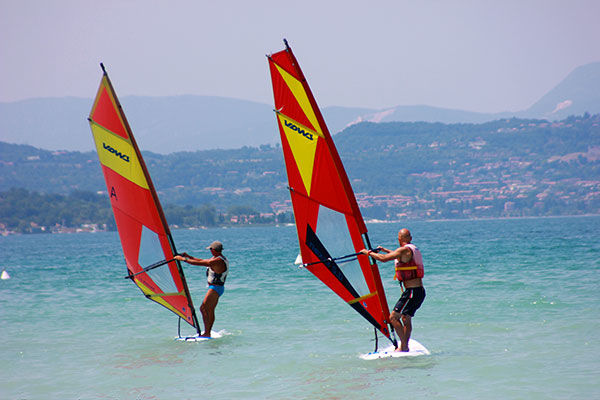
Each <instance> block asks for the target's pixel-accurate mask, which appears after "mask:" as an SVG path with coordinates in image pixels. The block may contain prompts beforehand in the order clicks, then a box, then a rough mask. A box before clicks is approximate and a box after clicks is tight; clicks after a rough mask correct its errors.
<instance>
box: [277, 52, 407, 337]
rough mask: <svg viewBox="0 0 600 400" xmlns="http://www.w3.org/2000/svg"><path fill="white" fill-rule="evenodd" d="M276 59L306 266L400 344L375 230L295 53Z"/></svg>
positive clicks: (283, 133) (288, 162) (280, 118)
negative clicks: (372, 236) (371, 233)
mask: <svg viewBox="0 0 600 400" xmlns="http://www.w3.org/2000/svg"><path fill="white" fill-rule="evenodd" d="M284 42H285V45H286V48H285V50H282V51H280V52H277V53H275V54H271V55H270V56H267V57H268V60H269V68H270V71H271V80H272V83H273V94H274V98H275V113H276V116H277V122H278V124H279V133H280V135H281V143H282V149H283V155H284V159H285V165H286V169H287V176H288V182H289V189H290V196H291V199H292V206H293V209H294V216H295V219H296V228H297V231H298V241H299V244H300V254H301V256H302V262H303V263H304V265H305V266H306V268H307V269H309V270H310V271H311V272H312V273H313V274H314V275H315V276H316V277H317V278H319V279H320V280H321V281H323V283H325V284H326V285H327V286H328V287H329V288H330V289H331V290H333V291H334V292H335V293H337V294H338V295H339V296H340V297H341V298H342V299H343V300H344V301H345V302H347V303H348V304H349V305H350V306H351V307H352V308H354V309H355V310H356V311H357V312H358V313H359V314H360V315H362V316H363V317H364V318H365V319H366V320H367V321H369V322H370V323H371V324H372V325H373V326H374V327H375V328H377V329H378V330H379V331H381V332H382V333H383V334H384V335H385V336H386V337H388V338H389V339H390V340H391V341H392V342H393V343H395V341H396V339H395V338H394V337H393V336H392V335H391V334H390V329H389V326H390V323H389V320H388V319H389V314H390V313H389V309H388V305H387V300H386V297H385V293H384V290H383V285H382V283H381V277H380V276H379V269H378V268H377V265H376V264H375V263H374V261H373V264H371V261H372V259H371V258H370V257H367V256H365V255H362V254H357V253H358V251H359V250H361V249H363V248H370V243H369V238H368V235H367V228H366V226H365V223H364V221H363V218H362V215H361V213H360V210H359V208H358V204H357V202H356V198H355V196H354V192H353V191H352V187H351V186H350V182H349V180H348V177H347V175H346V171H345V170H344V166H343V165H342V161H341V159H340V157H339V155H338V152H337V150H336V148H335V145H334V143H333V139H332V138H331V135H330V134H329V131H328V129H327V126H326V125H325V121H324V120H323V116H322V115H321V112H320V110H319V108H318V106H317V103H316V101H315V99H314V97H313V95H312V92H311V91H310V88H309V86H308V83H307V81H306V79H305V78H304V75H303V73H302V71H301V69H300V66H299V65H298V61H297V60H296V58H295V56H294V54H293V53H292V50H291V49H290V47H289V46H288V44H287V42H286V41H284Z"/></svg>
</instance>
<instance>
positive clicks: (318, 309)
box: [0, 217, 600, 399]
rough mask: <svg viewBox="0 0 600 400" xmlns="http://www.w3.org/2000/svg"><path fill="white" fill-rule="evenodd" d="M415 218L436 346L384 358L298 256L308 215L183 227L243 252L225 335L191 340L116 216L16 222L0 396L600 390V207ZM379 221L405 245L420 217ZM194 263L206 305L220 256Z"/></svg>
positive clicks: (382, 235)
mask: <svg viewBox="0 0 600 400" xmlns="http://www.w3.org/2000/svg"><path fill="white" fill-rule="evenodd" d="M405 225H406V227H408V228H409V229H411V231H412V234H413V238H414V240H413V241H414V243H415V244H417V245H418V246H419V247H420V249H421V250H422V252H423V255H424V259H425V271H426V275H425V278H424V284H425V287H426V289H427V299H426V300H425V302H424V304H423V306H422V307H421V309H420V310H419V311H418V312H417V315H416V316H415V318H414V319H413V327H414V331H413V338H414V339H417V340H418V341H419V342H421V343H422V344H424V345H425V346H426V347H427V348H428V349H429V350H430V352H431V355H429V356H421V357H416V358H393V359H381V360H374V361H366V360H362V359H361V358H360V357H359V356H360V354H363V353H367V352H369V351H372V350H373V347H374V342H373V330H372V327H371V326H370V325H369V324H368V323H367V322H366V321H365V320H363V319H362V317H360V316H359V315H358V314H357V313H356V312H354V311H353V310H352V309H351V308H350V307H348V305H346V304H344V302H343V301H342V300H341V299H339V298H338V297H337V296H336V295H335V294H333V293H332V292H330V291H329V290H328V289H327V288H326V287H325V286H324V285H323V284H321V283H320V282H319V281H317V280H316V278H314V277H313V276H312V275H311V274H310V273H309V272H308V271H306V270H304V269H299V268H297V267H296V266H294V265H293V262H294V260H295V258H296V255H297V253H298V247H297V243H296V235H295V228H294V227H289V226H287V227H257V228H235V229H222V228H219V229H208V230H195V231H189V230H178V231H174V232H173V236H174V238H175V242H176V245H177V249H178V250H179V251H187V252H189V253H191V254H192V255H196V256H199V257H208V255H209V254H208V251H207V250H205V247H206V246H207V245H208V244H209V243H210V242H212V241H213V240H221V241H222V242H223V243H224V246H225V250H224V253H225V254H226V255H227V256H228V257H229V259H230V264H231V269H230V274H229V277H228V281H227V289H226V291H225V294H224V296H223V297H222V298H221V300H220V303H219V306H218V307H217V319H216V323H215V326H214V330H216V331H221V332H222V333H223V334H224V336H223V337H222V338H220V339H214V340H211V341H205V342H199V343H184V342H178V341H174V340H173V338H174V337H175V336H176V335H177V317H176V316H175V315H174V314H172V313H170V312H168V311H166V310H165V309H164V308H163V307H161V306H159V305H157V304H155V303H153V302H151V301H148V300H146V299H145V298H144V297H143V296H142V295H141V292H140V291H139V289H138V288H137V287H136V286H135V285H133V284H132V283H131V282H130V281H128V280H126V279H123V277H124V276H125V274H126V270H125V265H124V261H123V256H122V253H121V248H120V244H119V242H118V237H117V233H116V232H107V233H96V234H89V233H88V234H64V235H24V236H9V237H0V256H1V258H0V260H1V261H0V262H1V265H0V269H6V270H7V271H8V273H9V274H10V276H11V279H9V280H2V281H0V337H1V338H2V342H1V344H0V360H1V363H0V382H1V383H0V399H207V398H215V397H216V398H222V399H369V398H375V397H377V398H381V399H397V398H401V397H403V396H408V397H411V398H434V399H499V398H502V399H565V398H570V399H591V398H600V340H599V338H600V334H599V332H600V308H599V306H600V294H599V293H600V234H599V233H600V217H577V218H570V217H565V218H544V219H512V220H485V221H482V220H480V221H437V222H410V223H406V224H405ZM368 226H369V234H370V238H371V242H372V243H373V245H374V246H377V245H383V246H384V247H387V248H395V247H397V242H396V240H395V238H396V233H397V231H398V229H399V228H401V227H403V226H404V225H402V226H400V225H399V224H372V225H368ZM185 268H186V277H187V280H188V283H189V285H190V290H191V292H192V296H193V298H194V302H195V304H196V306H199V305H200V303H201V301H202V298H203V296H204V293H205V291H206V282H205V274H204V268H203V267H192V266H186V267H185ZM379 268H380V271H381V274H382V277H383V279H384V285H385V288H386V293H387V295H388V302H389V303H390V305H393V304H394V303H395V301H396V300H397V298H398V297H399V295H400V289H399V287H398V286H397V284H395V283H394V281H393V280H392V277H393V265H392V264H391V263H387V264H381V263H380V264H379ZM182 329H183V330H184V331H185V333H189V334H192V333H193V332H192V330H191V329H190V328H189V327H188V326H187V325H186V326H185V327H184V326H183V325H182ZM384 340H385V338H383V337H380V343H381V344H385V343H384Z"/></svg>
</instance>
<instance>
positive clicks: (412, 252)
mask: <svg viewBox="0 0 600 400" xmlns="http://www.w3.org/2000/svg"><path fill="white" fill-rule="evenodd" d="M411 241H412V237H411V235H410V231H409V230H408V229H406V228H403V229H400V231H399V232H398V242H399V243H400V247H398V248H397V249H396V250H389V249H386V248H384V247H381V246H379V247H378V248H377V249H378V250H379V252H374V251H372V250H367V249H362V250H361V251H360V252H361V253H362V254H366V255H368V256H370V257H373V258H374V259H375V260H377V261H381V262H387V261H391V260H394V261H395V269H396V275H395V276H394V279H397V280H399V281H400V284H401V285H404V289H405V290H404V291H403V292H402V296H400V299H399V300H398V302H397V303H396V306H395V307H394V310H393V311H392V313H391V315H390V321H391V323H392V325H393V327H394V329H395V330H396V333H397V334H398V336H399V337H400V347H399V348H396V351H409V349H408V341H409V339H410V335H411V333H412V317H414V316H415V312H416V311H417V310H418V309H419V307H421V304H422V303H423V300H424V299H425V288H424V287H423V281H422V278H423V275H424V270H423V257H422V256H421V252H420V251H419V249H418V248H417V246H415V245H414V244H412V243H411Z"/></svg>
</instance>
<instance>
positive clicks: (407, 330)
mask: <svg viewBox="0 0 600 400" xmlns="http://www.w3.org/2000/svg"><path fill="white" fill-rule="evenodd" d="M402 325H403V328H404V329H403V330H402V331H403V333H404V335H403V336H402V337H401V338H400V342H401V343H402V346H401V347H400V351H408V341H409V339H410V334H411V333H412V317H411V316H410V315H407V314H402Z"/></svg>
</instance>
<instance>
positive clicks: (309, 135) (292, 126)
mask: <svg viewBox="0 0 600 400" xmlns="http://www.w3.org/2000/svg"><path fill="white" fill-rule="evenodd" d="M283 123H284V124H285V126H286V127H288V128H290V129H291V130H293V131H296V132H298V133H299V134H301V135H302V136H304V137H305V138H307V139H308V140H313V135H312V133H310V132H307V131H305V130H304V129H302V128H300V127H298V126H297V125H295V124H294V123H292V122H288V121H283Z"/></svg>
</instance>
